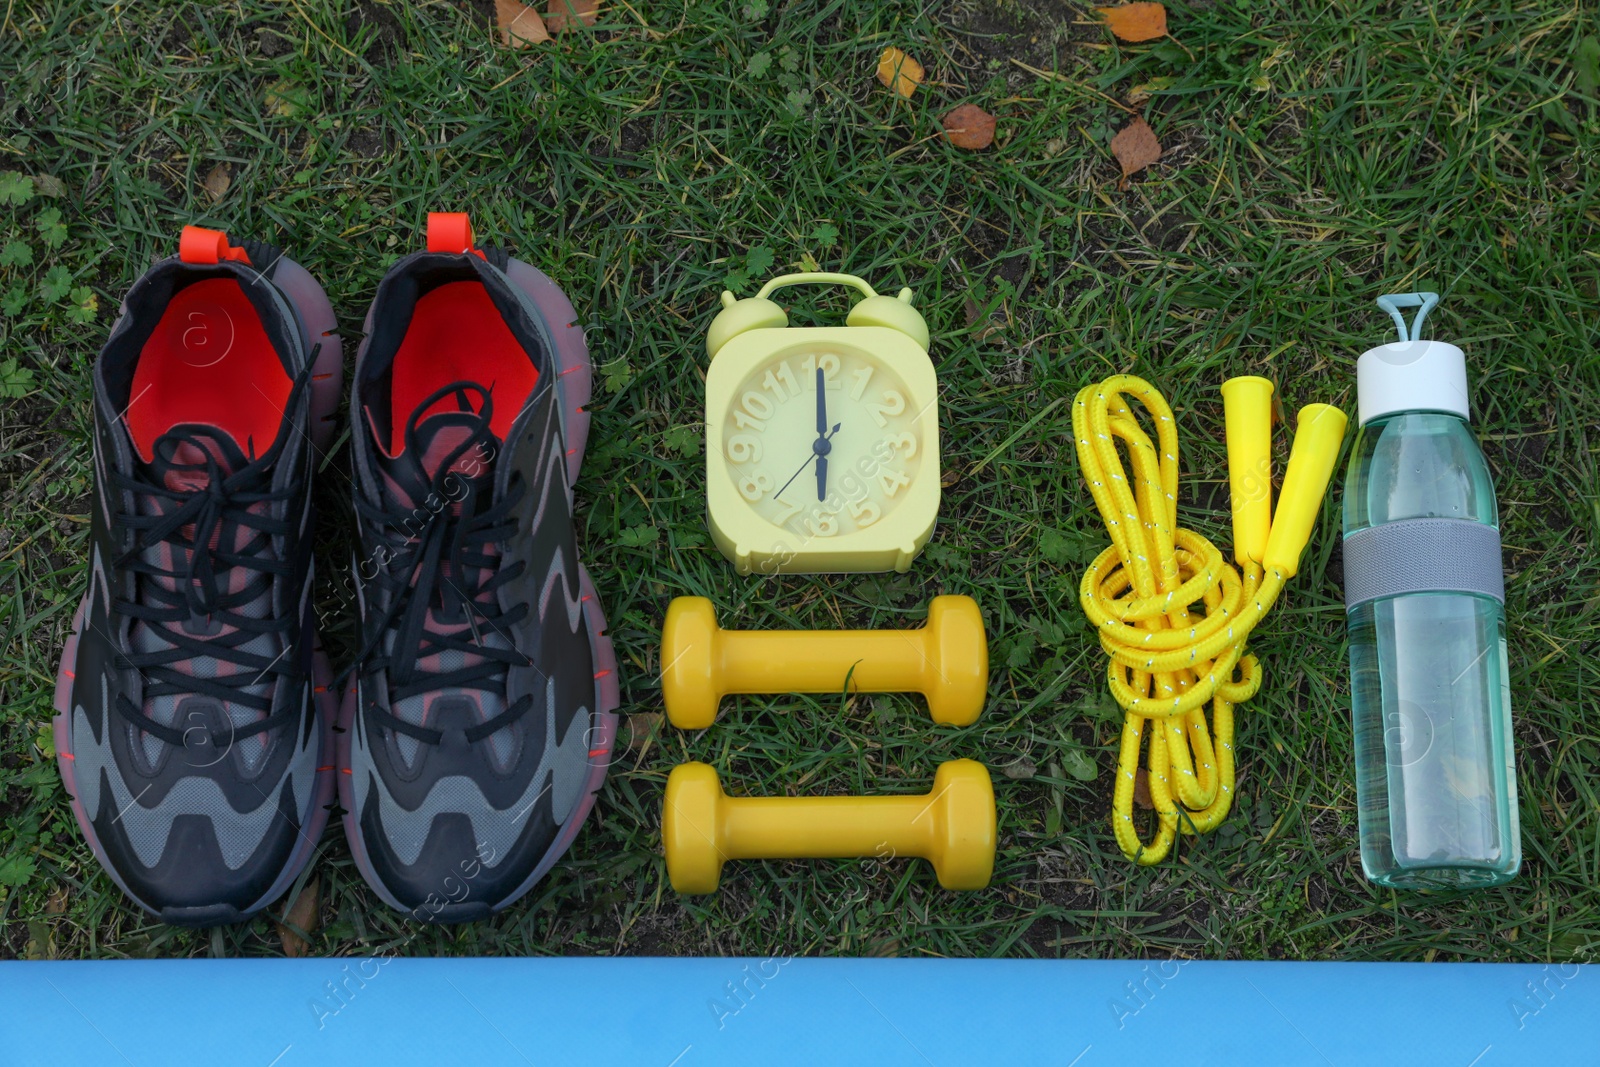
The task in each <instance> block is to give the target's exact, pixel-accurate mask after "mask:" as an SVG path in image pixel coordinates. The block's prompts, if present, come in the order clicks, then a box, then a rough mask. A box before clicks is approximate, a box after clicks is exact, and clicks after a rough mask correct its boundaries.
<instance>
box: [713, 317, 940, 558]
mask: <svg viewBox="0 0 1600 1067" xmlns="http://www.w3.org/2000/svg"><path fill="white" fill-rule="evenodd" d="M912 396H913V394H912V392H911V390H909V389H908V388H907V387H906V383H905V382H904V381H903V380H902V379H901V377H900V375H898V374H897V373H895V371H894V370H893V368H892V367H891V366H889V365H888V364H887V363H885V362H884V361H882V360H879V359H877V358H875V357H874V356H872V355H871V354H870V353H868V352H865V351H862V350H861V349H859V348H854V347H852V346H848V345H829V344H826V343H823V344H816V345H790V346H786V347H784V348H783V349H780V350H779V351H778V352H776V353H774V354H773V355H771V356H769V357H768V358H766V359H764V360H760V361H758V362H757V363H756V364H755V365H754V369H753V370H752V371H750V372H749V373H748V374H747V375H745V377H744V379H743V381H741V382H740V383H739V384H738V385H737V386H735V388H734V389H733V391H732V395H731V398H730V400H729V403H728V404H727V406H726V408H725V410H723V411H722V412H721V413H720V418H721V422H722V426H721V438H722V461H723V463H725V464H726V466H727V472H728V476H729V477H730V478H731V479H732V481H733V484H734V486H735V487H736V488H737V490H738V494H739V497H740V498H741V499H742V500H743V501H744V503H745V504H746V506H747V507H749V509H750V510H752V511H753V512H755V513H756V514H757V515H758V516H760V517H761V518H762V519H764V520H766V521H767V522H769V523H771V524H772V525H773V526H777V527H780V528H782V529H784V530H787V531H789V532H791V533H793V534H794V535H796V536H797V537H798V538H800V539H802V540H812V539H823V538H831V537H837V536H840V535H842V534H849V533H853V532H855V531H858V530H867V529H871V528H872V527H873V526H874V525H876V524H878V523H881V522H883V521H884V520H885V519H886V518H887V517H888V516H889V515H891V514H892V513H893V512H894V511H895V509H896V508H897V507H898V506H899V505H900V504H902V503H904V502H905V501H906V500H907V499H908V498H909V497H910V496H911V495H912V494H911V493H909V492H908V489H909V488H910V487H911V485H912V484H913V483H914V482H915V480H916V478H917V476H918V471H919V470H920V469H921V468H922V466H923V462H924V460H925V458H926V455H927V451H928V448H929V442H926V441H924V440H923V435H922V430H921V427H922V426H924V425H925V424H926V420H924V419H922V418H921V415H922V414H923V413H922V412H921V411H919V410H918V409H917V408H916V407H914V406H913V401H912ZM714 417H715V416H714ZM935 477H937V475H935ZM819 547H820V546H819Z"/></svg>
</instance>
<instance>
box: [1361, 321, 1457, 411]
mask: <svg viewBox="0 0 1600 1067" xmlns="http://www.w3.org/2000/svg"><path fill="white" fill-rule="evenodd" d="M1356 409H1357V413H1358V414H1357V417H1358V419H1359V421H1360V423H1361V425H1363V426H1365V425H1366V424H1367V423H1369V422H1371V421H1372V420H1373V419H1376V418H1378V417H1380V416H1383V415H1393V414H1394V413H1395V412H1398V411H1448V412H1450V413H1451V414H1452V415H1460V416H1461V417H1462V418H1463V419H1465V418H1468V417H1469V416H1468V414H1467V360H1466V357H1465V356H1464V355H1462V352H1461V349H1459V348H1457V347H1456V346H1455V345H1453V344H1450V343H1449V342H1448V341H1391V342H1389V343H1388V344H1386V345H1379V346H1378V347H1377V348H1370V349H1368V350H1367V351H1366V352H1364V353H1362V355H1361V359H1360V360H1358V361H1357V362H1356Z"/></svg>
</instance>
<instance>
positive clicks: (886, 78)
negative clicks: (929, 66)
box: [878, 47, 927, 99]
mask: <svg viewBox="0 0 1600 1067" xmlns="http://www.w3.org/2000/svg"><path fill="white" fill-rule="evenodd" d="M926 73H927V72H926V71H924V70H923V69H922V64H921V63H918V62H917V61H916V60H914V59H912V58H911V57H910V56H908V55H906V54H905V53H904V52H902V51H900V49H898V48H893V47H890V48H885V49H884V50H883V55H881V56H879V57H878V80H879V81H881V82H882V83H883V84H885V85H887V86H888V87H889V88H891V89H893V90H894V91H895V92H897V93H899V94H900V95H901V96H904V97H906V98H908V99H909V98H910V96H911V94H912V93H914V92H916V91H917V86H919V85H921V84H922V78H923V75H924V74H926Z"/></svg>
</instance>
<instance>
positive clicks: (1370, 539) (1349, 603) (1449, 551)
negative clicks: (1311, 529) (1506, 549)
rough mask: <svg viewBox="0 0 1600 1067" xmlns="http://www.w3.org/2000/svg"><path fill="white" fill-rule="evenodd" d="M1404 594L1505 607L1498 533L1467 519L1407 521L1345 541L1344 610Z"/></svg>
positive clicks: (1388, 524) (1385, 524)
mask: <svg viewBox="0 0 1600 1067" xmlns="http://www.w3.org/2000/svg"><path fill="white" fill-rule="evenodd" d="M1403 593H1475V594H1477V595H1478V596H1489V597H1494V599H1496V600H1498V601H1500V602H1501V603H1502V604H1503V603H1505V599H1506V587H1505V575H1504V572H1503V571H1502V570H1501V566H1500V531H1499V530H1497V529H1495V528H1494V527H1493V526H1485V525H1484V524H1483V523H1481V522H1473V521H1471V520H1470V519H1405V520H1402V521H1400V522H1387V523H1384V524H1383V525H1381V526H1371V527H1368V528H1367V529H1365V530H1357V531H1356V532H1355V533H1353V534H1350V535H1348V536H1347V537H1346V538H1345V539H1344V606H1345V609H1346V610H1352V609H1354V608H1356V607H1359V606H1360V605H1362V604H1365V603H1366V602H1367V601H1369V600H1376V599H1378V598H1379V597H1388V596H1399V595H1401V594H1403Z"/></svg>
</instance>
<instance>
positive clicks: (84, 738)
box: [55, 226, 342, 926]
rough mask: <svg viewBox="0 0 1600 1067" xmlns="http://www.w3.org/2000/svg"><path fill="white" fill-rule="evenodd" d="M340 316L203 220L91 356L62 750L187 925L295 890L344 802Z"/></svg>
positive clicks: (69, 780) (143, 889) (291, 276)
mask: <svg viewBox="0 0 1600 1067" xmlns="http://www.w3.org/2000/svg"><path fill="white" fill-rule="evenodd" d="M334 328H335V325H334V318H333V310H332V308H331V307H330V306H329V304H328V298H327V297H326V296H325V295H324V294H323V292H322V288H321V287H320V286H319V285H317V283H316V281H314V280H313V279H312V277H311V275H310V274H308V273H306V271H305V270H304V269H303V268H302V267H300V266H299V265H298V264H296V263H294V262H293V261H292V260H289V259H287V258H285V257H284V256H283V255H282V254H281V253H280V252H279V251H278V250H277V249H275V248H272V247H270V246H268V245H265V244H261V243H259V242H254V241H246V242H244V243H243V244H242V245H239V246H236V247H232V246H230V245H229V244H228V240H227V238H226V237H225V236H224V235H223V234H220V233H217V232H215V231H210V230H201V229H199V228H197V227H192V226H191V227H186V228H185V229H184V232H183V238H182V240H181V242H180V244H179V255H178V256H177V257H174V258H171V259H164V260H162V261H161V262H159V263H157V264H156V265H155V266H153V267H151V268H150V270H149V271H148V272H147V273H146V274H145V275H144V277H142V278H140V279H139V280H138V281H137V282H136V283H135V284H134V286H133V288H132V289H130V290H129V291H128V295H127V297H126V299H124V301H123V305H122V313H121V316H120V317H119V318H118V320H117V323H116V325H115V326H114V327H113V328H112V331H111V337H110V339H109V340H107V342H106V345H105V348H104V349H103V350H102V351H101V353H100V358H99V360H98V361H97V362H96V364H95V368H94V408H95V410H94V414H95V420H94V426H95V445H94V459H95V498H94V511H93V515H92V517H91V522H92V525H91V532H90V570H89V591H88V593H87V594H86V595H85V596H84V599H83V602H82V604H81V605H80V606H79V607H78V612H77V615H76V617H75V618H74V619H73V623H72V635H71V637H70V638H69V639H68V641H67V646H66V649H65V651H64V652H63V654H62V659H61V671H60V674H59V676H58V678H57V682H56V699H55V709H56V716H55V746H56V758H57V761H58V763H59V766H60V769H61V778H62V781H63V782H64V783H65V784H66V787H67V792H68V793H69V794H71V796H72V810H73V812H74V813H75V814H76V815H77V818H78V825H79V826H80V827H81V828H82V829H83V834H84V836H85V837H86V838H87V839H88V841H89V845H90V847H91V848H93V850H94V854H95V856H96V858H98V859H99V860H100V862H101V864H102V865H104V867H105V868H106V870H107V871H108V872H109V873H110V875H111V877H112V880H114V881H115V882H116V883H117V885H118V886H120V887H121V888H122V890H123V892H125V893H127V895H128V896H129V897H130V898H132V899H133V900H134V902H136V903H137V904H138V905H139V906H140V907H142V908H144V909H146V910H147V911H149V912H151V913H152V914H154V915H156V916H157V917H159V918H161V919H163V920H164V921H166V922H169V923H178V924H181V925H186V926H211V925H216V924H220V923H230V922H238V921H240V920H241V919H245V918H248V917H249V916H250V915H251V914H253V913H254V912H256V911H259V910H260V909H261V908H263V907H265V906H266V905H267V904H269V903H271V902H272V901H273V900H275V899H276V898H277V897H279V896H281V895H282V894H283V893H284V892H285V891H286V890H287V889H288V887H289V885H290V883H291V882H292V881H293V880H294V878H295V876H296V875H297V874H298V873H299V872H300V871H301V869H303V868H304V867H305V865H306V862H307V861H308V860H310V858H311V855H312V852H313V850H314V848H315V845H316V841H317V838H318V836H319V835H320V834H321V833H322V829H323V826H324V825H325V824H326V822H327V818H328V809H329V808H330V807H331V806H332V802H333V781H334V775H333V773H332V772H333V766H332V764H333V758H332V754H333V738H332V732H331V731H332V724H333V713H334V707H333V702H332V694H331V693H330V692H329V689H328V687H329V684H330V679H329V674H328V663H327V660H326V658H325V657H324V656H323V655H322V653H321V652H320V651H319V650H318V648H317V642H316V636H315V633H314V631H313V627H312V621H311V620H312V616H311V598H310V592H311V581H312V574H311V571H312V565H311V544H310V541H309V539H308V530H309V527H310V514H311V513H310V485H311V473H312V470H313V467H314V465H315V463H316V461H317V447H320V446H324V445H326V444H327V442H328V439H329V437H330V436H331V432H332V428H333V421H332V420H333V415H334V409H335V407H336V406H337V404H338V397H339V386H340V381H339V379H340V376H341V374H342V365H341V360H340V342H339V338H338V336H337V335H336V334H335V333H334ZM314 446H315V447H314Z"/></svg>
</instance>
